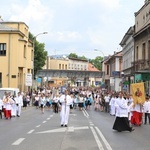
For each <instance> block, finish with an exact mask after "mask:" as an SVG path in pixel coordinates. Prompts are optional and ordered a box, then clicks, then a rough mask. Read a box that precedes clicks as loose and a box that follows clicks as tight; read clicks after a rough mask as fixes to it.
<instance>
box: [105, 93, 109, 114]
mask: <svg viewBox="0 0 150 150" xmlns="http://www.w3.org/2000/svg"><path fill="white" fill-rule="evenodd" d="M104 100H105V112H107V113H109V109H110V108H109V101H110V96H109V95H108V93H106V95H105V97H104Z"/></svg>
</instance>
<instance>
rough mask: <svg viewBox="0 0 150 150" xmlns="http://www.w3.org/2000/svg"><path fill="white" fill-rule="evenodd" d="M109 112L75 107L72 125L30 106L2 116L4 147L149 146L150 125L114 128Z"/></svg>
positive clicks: (115, 149)
mask: <svg viewBox="0 0 150 150" xmlns="http://www.w3.org/2000/svg"><path fill="white" fill-rule="evenodd" d="M114 119H115V117H114V116H110V115H109V114H108V113H105V112H99V111H95V110H94V108H93V107H91V109H90V110H87V111H86V110H84V111H79V110H78V109H74V110H73V111H72V113H70V119H69V124H68V127H60V114H59V113H58V114H55V113H53V111H52V110H50V111H48V110H45V113H44V114H42V113H41V111H40V109H36V108H35V107H28V108H27V109H26V110H22V114H21V117H14V118H12V119H11V120H6V119H4V118H3V119H0V150H133V149H136V150H149V149H150V125H142V126H141V127H135V131H133V132H116V131H113V130H112V126H113V122H114Z"/></svg>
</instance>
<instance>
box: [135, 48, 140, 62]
mask: <svg viewBox="0 0 150 150" xmlns="http://www.w3.org/2000/svg"><path fill="white" fill-rule="evenodd" d="M138 57H139V47H138V46H137V47H136V58H135V60H136V61H137V60H138V59H139V58H138Z"/></svg>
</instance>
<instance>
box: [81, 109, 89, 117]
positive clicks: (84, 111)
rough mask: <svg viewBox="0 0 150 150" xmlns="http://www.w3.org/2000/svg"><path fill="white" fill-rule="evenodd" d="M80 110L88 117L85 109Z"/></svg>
mask: <svg viewBox="0 0 150 150" xmlns="http://www.w3.org/2000/svg"><path fill="white" fill-rule="evenodd" d="M82 112H83V114H84V116H85V117H87V118H88V117H89V114H88V113H87V111H86V110H85V109H83V110H82Z"/></svg>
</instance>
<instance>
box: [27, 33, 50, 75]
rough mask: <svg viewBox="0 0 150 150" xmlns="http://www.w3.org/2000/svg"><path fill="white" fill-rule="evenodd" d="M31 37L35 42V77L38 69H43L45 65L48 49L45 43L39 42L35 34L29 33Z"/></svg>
mask: <svg viewBox="0 0 150 150" xmlns="http://www.w3.org/2000/svg"><path fill="white" fill-rule="evenodd" d="M29 39H30V40H31V41H33V43H34V77H35V75H36V73H37V71H38V70H41V69H42V67H43V66H44V65H45V61H46V58H47V55H48V53H47V51H45V44H44V43H39V42H38V41H37V40H36V38H34V36H33V35H32V34H31V33H29Z"/></svg>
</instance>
